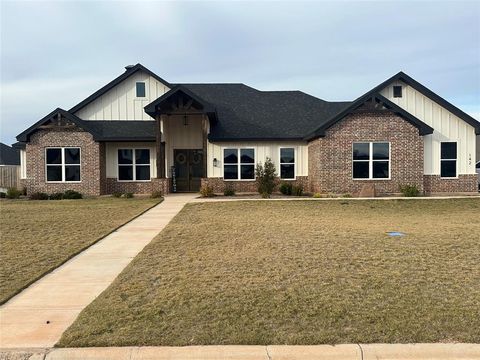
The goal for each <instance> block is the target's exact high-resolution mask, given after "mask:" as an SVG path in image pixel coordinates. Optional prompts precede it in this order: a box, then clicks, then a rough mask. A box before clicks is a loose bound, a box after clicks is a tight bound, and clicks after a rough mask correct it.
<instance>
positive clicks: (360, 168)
mask: <svg viewBox="0 0 480 360" xmlns="http://www.w3.org/2000/svg"><path fill="white" fill-rule="evenodd" d="M353 178H354V179H366V180H369V179H389V178H390V143H388V142H362V143H353Z"/></svg>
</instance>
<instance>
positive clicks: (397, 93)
mask: <svg viewBox="0 0 480 360" xmlns="http://www.w3.org/2000/svg"><path fill="white" fill-rule="evenodd" d="M393 97H394V98H401V97H403V86H401V85H394V86H393Z"/></svg>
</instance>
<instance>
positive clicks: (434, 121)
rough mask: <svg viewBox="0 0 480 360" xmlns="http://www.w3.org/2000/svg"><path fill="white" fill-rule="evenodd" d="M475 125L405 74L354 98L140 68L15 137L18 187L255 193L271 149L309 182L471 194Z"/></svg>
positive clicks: (284, 167)
mask: <svg viewBox="0 0 480 360" xmlns="http://www.w3.org/2000/svg"><path fill="white" fill-rule="evenodd" d="M479 134H480V123H479V122H478V121H476V120H475V119H474V118H472V117H471V116H469V115H467V114H466V113H465V112H463V111H462V110H460V109H458V108H457V107H455V106H454V105H452V104H450V103H449V102H447V101H446V100H444V99H442V98H441V97H440V96H438V95H437V94H435V93H434V92H432V91H431V90H429V89H427V88H426V87H425V86H423V85H421V84H420V83H418V82H417V81H415V80H414V79H412V78H411V77H410V76H408V75H407V74H405V73H403V72H399V73H398V74H396V75H394V76H392V77H391V78H389V79H388V80H386V81H384V82H383V83H381V84H380V85H378V86H376V87H375V88H373V89H371V90H370V91H368V92H367V93H365V94H363V95H362V96H360V97H359V98H358V99H356V100H354V101H347V102H331V101H325V100H321V99H319V98H316V97H314V96H311V95H308V94H306V93H303V92H301V91H260V90H257V89H254V88H252V87H249V86H247V85H244V84H172V83H169V82H167V81H166V80H164V79H162V78H161V77H159V76H158V75H156V74H155V73H153V72H152V71H150V70H148V69H147V68H145V67H144V66H142V65H140V64H137V65H130V66H127V67H126V70H125V72H124V73H123V74H121V75H120V76H118V77H117V78H116V79H114V80H113V81H111V82H110V83H108V84H107V85H105V86H104V87H102V88H101V89H99V90H98V91H96V92H95V93H93V94H92V95H91V96H89V97H88V98H86V99H85V100H83V101H81V102H80V103H79V104H77V105H75V106H74V107H73V108H71V109H69V110H68V111H67V110H63V109H60V108H57V109H55V110H53V111H52V112H51V113H50V114H48V115H46V116H45V117H44V118H42V119H41V120H39V121H38V122H36V123H35V124H34V125H32V126H31V127H29V128H28V129H26V130H25V131H23V132H22V133H21V134H19V135H18V136H17V140H18V141H19V142H20V144H22V146H23V149H22V168H23V171H22V174H23V175H24V176H23V179H22V181H23V183H24V185H25V186H26V188H27V191H28V192H34V191H43V192H47V193H50V192H57V191H63V190H66V189H73V190H77V191H80V192H82V193H84V194H89V195H100V194H111V193H113V192H134V193H150V192H152V191H154V190H162V191H164V192H165V193H168V192H172V191H173V192H186V191H198V190H199V189H200V187H201V186H202V185H209V186H212V187H213V188H214V190H215V191H216V192H222V191H223V189H224V188H225V186H226V184H230V186H233V187H234V188H235V190H236V191H237V192H242V191H255V190H256V186H255V172H254V168H255V164H256V163H261V162H264V161H265V159H266V158H267V157H269V158H271V159H272V160H273V162H274V163H275V165H276V168H277V170H278V174H279V177H280V179H282V181H290V182H292V183H296V184H301V185H303V187H304V189H305V190H306V191H310V192H331V193H350V194H358V193H360V192H361V191H362V189H364V188H366V187H368V188H372V187H374V188H375V191H376V193H377V194H395V193H398V192H399V187H400V186H402V185H407V184H408V185H415V186H417V187H418V189H419V190H420V191H423V192H425V193H427V194H430V193H474V192H476V191H477V176H476V173H475V151H476V149H475V147H476V144H475V138H476V135H479Z"/></svg>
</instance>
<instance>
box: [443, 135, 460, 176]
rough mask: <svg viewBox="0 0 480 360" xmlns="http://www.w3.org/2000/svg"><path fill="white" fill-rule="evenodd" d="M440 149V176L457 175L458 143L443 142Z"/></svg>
mask: <svg viewBox="0 0 480 360" xmlns="http://www.w3.org/2000/svg"><path fill="white" fill-rule="evenodd" d="M440 145H441V149H440V177H443V178H456V177H457V143H456V142H442V143H441V144H440Z"/></svg>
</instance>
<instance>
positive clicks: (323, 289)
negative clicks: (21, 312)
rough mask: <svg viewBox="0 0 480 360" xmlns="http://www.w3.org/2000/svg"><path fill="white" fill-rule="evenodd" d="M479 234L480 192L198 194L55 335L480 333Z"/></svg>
mask: <svg viewBox="0 0 480 360" xmlns="http://www.w3.org/2000/svg"><path fill="white" fill-rule="evenodd" d="M388 231H402V232H404V233H406V234H407V235H406V236H404V237H400V238H398V237H397V238H392V237H389V236H388V235H387V234H386V232H388ZM479 234H480V199H465V200H464V199H455V200H454V199H452V200H426V201H425V200H400V201H398V200H391V201H355V200H341V201H291V202H287V201H258V202H253V201H251V202H229V203H227V202H225V203H199V204H189V205H187V206H186V207H185V208H184V209H183V210H182V211H181V213H180V214H179V215H177V216H176V217H175V218H174V219H173V221H172V222H171V223H170V224H169V225H168V226H167V227H166V228H165V229H164V231H163V232H162V233H161V234H159V236H157V238H156V239H155V240H153V241H152V242H151V243H150V244H149V245H148V246H147V247H146V248H145V249H144V250H143V251H142V252H141V253H140V254H139V255H138V256H137V257H136V258H135V259H134V260H133V262H132V263H131V264H130V265H129V266H128V267H127V268H126V269H125V270H124V271H123V272H122V273H121V274H120V276H119V277H118V278H117V279H116V280H115V282H114V283H113V284H112V285H111V286H110V287H109V288H108V289H107V290H106V291H105V292H104V293H102V294H101V296H99V297H98V298H97V299H96V300H95V301H94V302H93V303H92V304H90V305H89V306H88V307H87V308H86V309H85V310H84V311H83V312H82V313H81V314H80V316H79V318H78V319H77V321H76V322H75V323H74V324H73V325H72V326H71V327H70V328H69V329H68V330H67V331H66V332H65V333H64V334H63V337H62V339H61V340H60V342H59V344H58V345H59V346H67V347H74V346H126V345H177V346H178V345H199V344H322V343H359V342H361V343H372V342H373V343H408V342H455V341H461V342H472V343H478V342H480V332H479V331H478V329H480V235H479Z"/></svg>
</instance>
